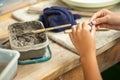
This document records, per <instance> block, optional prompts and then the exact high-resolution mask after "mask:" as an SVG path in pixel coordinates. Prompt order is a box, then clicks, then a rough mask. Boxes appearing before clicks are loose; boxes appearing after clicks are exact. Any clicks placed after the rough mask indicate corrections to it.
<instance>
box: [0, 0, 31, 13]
mask: <svg viewBox="0 0 120 80" xmlns="http://www.w3.org/2000/svg"><path fill="white" fill-rule="evenodd" d="M27 5H30V0H24V2H23V1H22V0H21V1H20V0H19V1H16V2H14V3H11V4H8V5H5V6H3V7H1V8H0V15H3V14H5V13H8V12H10V11H13V10H16V9H19V8H22V7H25V6H27Z"/></svg>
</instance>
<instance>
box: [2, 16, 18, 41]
mask: <svg viewBox="0 0 120 80" xmlns="http://www.w3.org/2000/svg"><path fill="white" fill-rule="evenodd" d="M15 22H17V21H15V20H14V19H11V18H6V19H3V20H1V21H0V43H3V42H4V41H6V40H7V39H8V26H9V25H10V24H13V23H15Z"/></svg>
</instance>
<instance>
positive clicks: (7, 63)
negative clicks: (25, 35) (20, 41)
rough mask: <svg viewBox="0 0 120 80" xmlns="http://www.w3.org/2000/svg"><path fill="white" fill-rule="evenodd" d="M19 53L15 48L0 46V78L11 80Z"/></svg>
mask: <svg viewBox="0 0 120 80" xmlns="http://www.w3.org/2000/svg"><path fill="white" fill-rule="evenodd" d="M19 56H20V54H19V52H17V51H15V50H8V49H2V48H0V80H12V79H13V77H14V76H15V75H16V72H17V64H18V58H19Z"/></svg>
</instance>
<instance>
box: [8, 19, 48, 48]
mask: <svg viewBox="0 0 120 80" xmlns="http://www.w3.org/2000/svg"><path fill="white" fill-rule="evenodd" d="M42 28H43V27H42V25H41V24H40V23H38V22H35V21H31V22H25V23H15V24H13V25H11V26H10V27H9V31H10V36H11V38H12V42H13V44H14V45H15V46H17V47H22V46H31V45H35V44H39V43H43V42H45V41H46V40H47V38H46V34H45V32H41V33H37V34H33V33H26V34H22V33H25V32H26V31H31V30H38V29H42Z"/></svg>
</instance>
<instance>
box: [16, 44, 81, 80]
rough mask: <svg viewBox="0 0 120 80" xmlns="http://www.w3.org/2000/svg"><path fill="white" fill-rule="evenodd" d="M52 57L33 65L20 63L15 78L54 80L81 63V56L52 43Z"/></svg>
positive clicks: (21, 79) (17, 79) (23, 79)
mask: <svg viewBox="0 0 120 80" xmlns="http://www.w3.org/2000/svg"><path fill="white" fill-rule="evenodd" d="M50 47H51V50H52V53H53V54H52V59H51V60H49V61H47V62H43V63H36V64H31V65H19V66H18V72H17V75H16V77H15V79H14V80H54V79H55V78H56V77H58V76H60V75H62V74H63V73H65V72H67V71H69V70H71V69H73V68H75V67H76V66H78V65H79V63H80V62H79V56H78V55H76V54H73V53H72V52H70V51H68V50H65V49H64V48H62V47H61V46H59V45H57V44H55V43H51V44H50Z"/></svg>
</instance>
